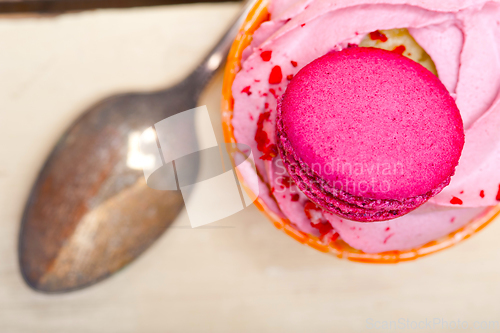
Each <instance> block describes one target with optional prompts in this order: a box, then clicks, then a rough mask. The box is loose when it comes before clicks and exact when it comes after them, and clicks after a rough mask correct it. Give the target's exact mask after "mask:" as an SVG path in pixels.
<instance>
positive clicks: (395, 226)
mask: <svg viewBox="0 0 500 333" xmlns="http://www.w3.org/2000/svg"><path fill="white" fill-rule="evenodd" d="M498 17H500V2H491V1H441V2H439V3H436V2H432V1H422V0H420V1H384V2H376V3H375V2H373V1H314V0H313V1H310V0H308V1H292V0H276V1H274V0H273V1H270V2H269V3H267V2H259V3H257V4H256V5H255V7H254V10H253V11H252V12H251V13H250V14H249V17H248V18H247V22H246V23H245V25H244V26H243V29H242V32H241V34H240V35H239V36H238V38H237V40H236V41H235V43H234V44H233V48H232V50H231V54H230V56H229V59H228V65H227V69H226V74H225V81H224V88H223V95H224V96H223V97H224V99H223V119H224V125H225V135H226V139H227V140H228V141H236V142H240V143H244V144H247V145H249V146H250V147H251V148H252V152H253V154H254V156H255V157H256V162H255V163H256V169H257V172H258V175H259V179H260V181H259V184H253V185H252V186H254V187H255V186H258V187H259V188H258V189H256V188H253V189H252V188H251V187H249V188H248V189H247V190H249V191H253V192H258V193H259V199H258V206H259V207H260V208H261V209H262V210H264V212H265V213H266V214H267V215H268V216H269V218H270V219H271V220H272V221H273V222H274V224H275V225H276V226H277V227H278V228H281V229H283V230H284V231H285V232H286V233H287V234H289V235H291V236H293V237H294V238H296V239H297V240H299V241H301V242H303V243H307V244H309V245H311V246H313V247H315V248H317V249H319V250H321V251H324V252H330V253H333V254H335V255H337V256H339V257H347V258H349V259H351V260H358V261H370V262H396V261H401V260H410V259H415V258H418V257H420V256H422V255H425V254H429V253H433V252H435V251H437V250H439V249H442V248H446V247H449V246H450V245H453V244H455V243H457V242H459V241H460V240H462V239H464V238H467V237H468V236H470V235H471V234H473V233H474V232H475V231H476V230H478V229H480V228H482V227H483V226H484V225H486V224H487V223H488V222H489V221H491V220H492V218H493V217H494V216H495V215H496V213H498V211H499V205H498V204H499V201H500V172H498V171H497V170H496V164H497V162H499V161H500V133H499V132H498V131H497V130H495V129H496V128H498V127H500V105H498V97H499V88H500V53H499V45H498V36H499V35H500V20H499V19H498ZM352 64H355V65H352ZM401 87H406V88H405V89H403V90H402V88H401ZM464 138H465V144H464ZM339 165H340V167H339ZM346 165H347V166H349V167H348V168H346V167H345V166H346ZM327 170H328V172H327ZM374 170H375V171H374ZM242 177H243V178H245V177H250V175H244V174H243V175H242ZM342 181H343V182H344V183H342ZM349 182H350V183H349ZM342 184H343V185H342ZM346 184H347V186H346ZM349 184H351V186H349ZM360 184H364V186H363V188H361V186H359V185H360ZM382 185H384V186H385V187H383V186H382Z"/></svg>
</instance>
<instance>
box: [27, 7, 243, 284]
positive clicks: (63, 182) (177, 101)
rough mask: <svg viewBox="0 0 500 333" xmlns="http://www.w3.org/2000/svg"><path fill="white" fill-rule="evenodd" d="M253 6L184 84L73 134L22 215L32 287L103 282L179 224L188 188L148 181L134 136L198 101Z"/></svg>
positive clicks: (127, 101)
mask: <svg viewBox="0 0 500 333" xmlns="http://www.w3.org/2000/svg"><path fill="white" fill-rule="evenodd" d="M252 4H253V1H249V2H248V3H247V4H246V5H245V6H244V8H243V10H242V12H241V14H240V15H239V17H238V18H237V20H236V21H235V22H234V23H233V24H232V25H231V27H230V28H229V30H228V31H227V32H226V34H225V35H224V36H223V37H222V39H221V40H220V41H219V42H218V43H217V45H216V46H215V47H214V48H213V49H212V51H210V53H209V54H208V55H207V56H206V57H205V59H204V60H203V61H202V63H201V64H200V65H199V66H198V67H197V68H196V70H194V71H193V72H192V73H191V74H190V75H189V76H188V77H187V78H186V79H185V80H183V81H182V82H180V83H178V84H177V85H175V86H173V87H171V88H168V89H165V90H162V91H157V92H152V93H127V94H121V95H116V96H112V97H110V98H107V99H105V100H103V101H101V102H99V103H97V104H96V105H95V106H94V107H92V108H90V109H89V110H87V111H86V112H85V113H84V114H83V115H82V116H81V117H80V118H79V119H77V120H76V121H75V122H74V123H73V124H72V125H71V126H70V127H69V129H68V130H67V131H66V132H65V133H64V135H63V136H62V137H61V139H60V140H59V142H58V143H57V145H56V146H55V148H54V150H53V151H52V153H51V154H50V156H49V157H48V159H47V161H46V162H45V165H44V166H43V168H42V170H41V172H40V174H39V176H38V179H37V180H36V183H35V184H34V186H33V189H32V191H31V193H30V196H29V199H28V202H27V204H26V207H25V210H24V214H23V218H22V226H21V232H20V236H19V260H20V267H21V272H22V275H23V277H24V279H25V281H26V282H27V283H28V285H29V286H31V287H32V288H33V289H35V290H38V291H42V292H47V293H58V292H67V291H70V290H75V289H80V288H83V287H85V286H89V285H91V284H94V283H96V282H98V281H100V280H102V279H104V278H106V277H107V276H109V275H111V274H113V273H114V272H116V271H117V270H119V269H120V268H122V267H123V266H125V265H126V264H128V263H130V262H131V261H132V260H134V259H135V258H136V257H137V256H139V255H140V254H141V253H142V252H144V251H145V250H146V249H147V248H148V247H149V246H150V245H151V244H152V243H153V242H154V241H155V240H156V239H157V238H158V237H159V236H160V235H161V234H162V233H163V232H164V231H165V230H166V229H167V228H168V226H169V225H170V224H171V223H172V222H173V221H174V220H175V218H176V216H177V215H178V213H179V212H180V211H181V209H182V207H183V205H184V203H183V200H182V196H181V194H180V191H158V190H154V189H151V188H149V187H148V186H147V184H146V182H145V180H144V176H143V173H142V170H137V169H134V168H131V167H130V162H129V163H127V162H128V161H127V158H128V156H129V154H130V149H131V147H130V140H131V138H133V137H134V136H137V134H138V133H141V132H142V131H143V130H145V129H146V128H148V127H149V126H151V125H153V124H155V123H156V122H158V121H160V120H162V119H165V118H167V117H169V116H172V115H174V114H176V113H179V112H182V111H185V110H189V109H191V108H193V107H195V106H196V104H197V102H198V99H199V96H200V94H201V92H202V91H203V89H204V87H205V86H206V84H207V83H208V81H209V80H210V79H211V77H212V76H213V74H214V73H215V72H216V71H217V70H218V69H219V68H220V67H221V65H222V63H223V61H224V59H225V58H226V56H227V53H228V51H229V48H230V45H231V43H232V41H233V40H234V38H235V37H236V34H237V32H238V30H239V27H240V26H241V24H242V23H243V21H244V19H245V17H246V15H247V13H248V11H249V9H250V8H251V6H252ZM197 168H198V166H194V167H193V170H191V172H192V175H193V177H195V176H196V174H197Z"/></svg>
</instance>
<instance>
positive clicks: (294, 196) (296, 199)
mask: <svg viewBox="0 0 500 333" xmlns="http://www.w3.org/2000/svg"><path fill="white" fill-rule="evenodd" d="M299 199H300V195H299V194H298V193H295V194H292V201H299Z"/></svg>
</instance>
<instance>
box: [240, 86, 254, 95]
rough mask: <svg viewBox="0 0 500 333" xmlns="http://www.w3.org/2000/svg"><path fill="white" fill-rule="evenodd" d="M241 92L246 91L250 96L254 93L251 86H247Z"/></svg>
mask: <svg viewBox="0 0 500 333" xmlns="http://www.w3.org/2000/svg"><path fill="white" fill-rule="evenodd" d="M241 92H242V93H246V94H247V95H248V96H250V95H251V94H252V92H251V91H250V86H246V87H245V88H243V90H242V91H241Z"/></svg>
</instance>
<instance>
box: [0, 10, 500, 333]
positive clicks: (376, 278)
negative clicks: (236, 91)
mask: <svg viewBox="0 0 500 333" xmlns="http://www.w3.org/2000/svg"><path fill="white" fill-rule="evenodd" d="M237 11H238V5H236V4H212V5H184V6H172V7H156V8H141V9H123V10H100V11H93V12H84V13H75V14H66V15H61V16H56V17H44V18H40V17H32V18H6V17H2V18H0V142H1V144H0V332H1V333H4V332H5V333H15V332H26V333H33V332H36V333H37V332H48V333H49V332H50V333H68V332H72V333H79V332H140V333H149V332H162V333H164V332H231V333H232V332H362V331H374V330H375V331H377V330H376V329H370V327H371V325H370V323H371V324H373V326H374V325H375V324H377V325H382V324H384V321H387V322H390V321H395V322H396V323H397V324H398V325H399V326H398V327H400V328H401V325H404V326H406V325H408V324H409V326H410V329H411V328H412V325H413V326H414V325H415V324H420V325H421V326H422V327H425V321H426V320H427V322H429V323H431V325H434V321H435V320H436V321H437V320H440V321H447V322H448V324H447V325H448V326H453V325H454V324H453V323H455V324H456V323H457V321H458V320H460V323H461V325H464V324H463V322H465V321H466V322H467V325H468V327H469V329H470V330H472V328H473V326H474V323H475V322H476V321H478V323H476V326H477V324H479V325H483V326H484V325H485V323H484V321H486V325H487V326H488V325H489V326H490V328H491V329H485V330H481V331H485V332H500V326H499V325H500V324H499V322H500V241H499V240H500V222H497V223H494V224H493V225H490V226H489V227H487V228H486V229H485V230H484V231H483V232H481V233H480V234H479V235H476V236H474V237H473V238H472V239H470V240H467V241H466V242H464V243H462V244H460V245H459V246H456V247H454V248H452V249H450V250H448V251H445V252H442V253H439V254H436V255H433V256H431V257H428V258H424V259H420V260H418V261H415V262H409V263H403V264H398V265H389V266H379V265H368V264H357V263H352V262H348V261H342V260H339V259H336V258H334V257H330V256H328V255H325V254H322V253H319V252H316V251H315V250H313V249H310V248H308V247H306V246H303V245H300V244H299V243H297V242H295V241H294V240H292V239H291V238H288V237H286V236H284V235H283V234H282V233H281V232H280V231H278V230H276V229H275V228H274V227H273V226H272V224H271V223H269V222H268V221H266V219H265V218H264V217H263V216H262V215H261V214H260V213H259V212H258V211H257V209H255V208H249V209H247V210H245V211H243V212H240V213H239V214H237V215H235V216H232V217H230V218H227V219H225V220H223V221H220V222H218V225H220V226H229V227H230V228H219V229H194V230H192V229H189V228H175V227H173V228H171V229H170V230H169V231H168V232H167V233H166V234H165V235H164V236H163V237H162V238H161V239H160V240H159V241H158V242H157V243H156V244H155V245H154V246H153V247H152V248H151V249H149V250H148V251H147V252H146V253H145V254H144V255H143V256H142V257H141V258H139V260H137V261H136V262H134V263H133V264H131V265H130V266H128V267H127V268H125V269H124V270H123V271H121V272H119V273H118V274H116V275H115V276H113V277H111V278H110V279H108V280H106V281H104V282H102V283H99V284H98V285H95V286H93V287H90V288H88V289H84V290H82V291H78V292H74V293H70V294H63V295H55V296H49V295H44V294H39V293H36V292H34V291H32V290H30V289H29V288H28V287H27V286H26V285H25V284H24V282H23V281H22V279H21V276H20V274H19V268H18V264H17V257H16V246H17V235H18V232H19V220H20V217H21V212H22V208H23V206H24V202H25V200H26V198H27V195H28V192H29V190H30V187H31V185H32V182H33V181H34V179H35V176H36V174H37V172H38V169H39V167H40V166H41V164H42V162H43V160H44V159H45V157H46V155H47V153H48V152H49V151H50V149H51V147H52V145H53V144H54V143H55V141H56V140H57V138H58V136H59V135H60V134H61V133H62V131H63V130H64V129H65V127H66V126H67V125H69V123H70V122H71V121H72V120H73V119H75V117H77V115H78V114H79V112H81V111H82V110H84V109H85V108H86V107H88V106H90V105H92V104H93V103H94V102H95V101H97V100H99V99H101V98H103V97H106V96H108V95H110V94H113V93H117V92H122V91H141V90H151V89H157V88H161V87H165V86H167V85H169V84H171V83H173V82H175V81H176V80H177V79H179V78H181V77H182V76H183V75H184V74H186V73H187V72H188V71H189V69H190V68H192V67H193V66H194V65H195V64H196V62H197V61H198V60H200V59H201V57H202V56H203V55H204V52H206V51H207V50H208V49H209V48H210V46H211V45H212V44H213V43H214V42H215V41H216V40H217V38H218V37H219V35H220V34H221V33H222V32H223V30H224V29H225V27H226V26H227V24H229V22H230V21H231V20H232V18H233V16H234V15H235V14H236V13H237ZM219 90H220V77H219V78H218V81H217V82H216V83H214V84H213V85H212V87H210V88H209V89H208V91H207V93H206V95H205V97H204V100H203V102H202V104H207V105H208V108H209V110H210V112H211V113H212V117H213V119H216V120H217V117H218V112H219V101H220V97H219V94H220V92H219ZM217 130H220V127H219V128H217ZM187 223H188V222H187V219H186V216H185V214H183V215H182V216H180V217H179V219H178V220H177V221H176V225H177V226H182V225H187ZM407 320H409V322H407ZM420 321H424V322H423V323H419V322H420ZM490 321H491V322H496V324H495V323H488V322H490ZM412 322H415V323H412ZM495 325H496V327H495ZM406 327H407V326H406ZM427 327H429V326H427ZM431 327H432V326H431ZM397 330H398V329H397V327H394V324H393V329H392V330H382V331H397ZM427 330H428V331H434V332H438V331H448V330H447V329H446V324H439V325H436V327H435V328H434V329H427ZM453 331H454V330H453ZM477 331H479V329H477Z"/></svg>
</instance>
